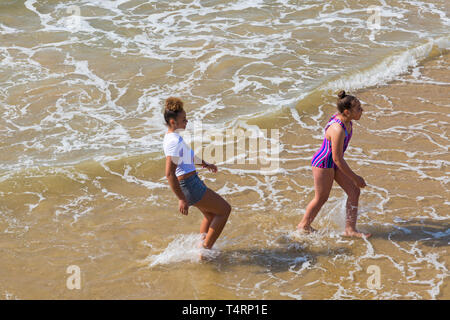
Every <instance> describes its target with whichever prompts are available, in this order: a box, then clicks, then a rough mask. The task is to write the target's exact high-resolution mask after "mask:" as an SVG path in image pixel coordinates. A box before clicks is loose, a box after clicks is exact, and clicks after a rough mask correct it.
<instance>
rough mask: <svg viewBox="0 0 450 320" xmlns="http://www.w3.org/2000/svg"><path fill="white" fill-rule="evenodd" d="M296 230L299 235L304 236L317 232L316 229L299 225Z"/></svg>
mask: <svg viewBox="0 0 450 320" xmlns="http://www.w3.org/2000/svg"><path fill="white" fill-rule="evenodd" d="M297 230H298V231H300V232H301V233H306V234H309V233H311V232H316V231H317V230H316V229H314V228H313V227H311V226H305V225H302V224H300V223H299V224H298V226H297Z"/></svg>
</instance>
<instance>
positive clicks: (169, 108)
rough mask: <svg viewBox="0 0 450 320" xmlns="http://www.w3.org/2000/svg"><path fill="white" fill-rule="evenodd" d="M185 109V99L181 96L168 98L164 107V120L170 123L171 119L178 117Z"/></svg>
mask: <svg viewBox="0 0 450 320" xmlns="http://www.w3.org/2000/svg"><path fill="white" fill-rule="evenodd" d="M183 111H184V109H183V101H181V99H180V98H174V97H170V98H167V99H166V105H165V108H164V120H166V123H167V124H169V120H170V119H177V117H178V114H179V113H180V112H183Z"/></svg>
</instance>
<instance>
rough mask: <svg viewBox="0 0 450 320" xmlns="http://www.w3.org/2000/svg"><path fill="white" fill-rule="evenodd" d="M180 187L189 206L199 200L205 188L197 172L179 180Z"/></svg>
mask: <svg viewBox="0 0 450 320" xmlns="http://www.w3.org/2000/svg"><path fill="white" fill-rule="evenodd" d="M180 187H181V191H182V192H183V194H184V196H185V197H186V200H187V202H188V205H190V206H192V205H193V204H196V203H197V202H198V201H200V200H201V199H202V198H203V195H204V194H205V192H206V189H207V187H206V185H205V184H204V183H203V181H202V180H200V178H199V177H198V174H197V173H195V174H194V175H193V176H190V177H189V178H187V179H183V180H180Z"/></svg>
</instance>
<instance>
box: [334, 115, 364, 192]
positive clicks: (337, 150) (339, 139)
mask: <svg viewBox="0 0 450 320" xmlns="http://www.w3.org/2000/svg"><path fill="white" fill-rule="evenodd" d="M328 131H329V133H330V138H331V145H332V148H331V150H332V156H333V162H334V163H335V164H336V166H337V167H338V168H339V169H340V170H341V171H342V172H343V173H344V174H345V175H346V176H348V177H349V178H350V179H351V180H352V181H353V182H354V183H355V184H356V185H357V186H358V187H360V188H364V187H365V186H366V183H365V182H364V179H363V178H361V177H360V176H358V175H357V174H356V173H354V172H353V171H352V169H350V167H349V165H348V164H347V162H346V161H345V160H344V139H345V132H344V129H342V127H341V126H340V125H339V124H336V125H334V124H332V125H331V126H330V128H329V129H328Z"/></svg>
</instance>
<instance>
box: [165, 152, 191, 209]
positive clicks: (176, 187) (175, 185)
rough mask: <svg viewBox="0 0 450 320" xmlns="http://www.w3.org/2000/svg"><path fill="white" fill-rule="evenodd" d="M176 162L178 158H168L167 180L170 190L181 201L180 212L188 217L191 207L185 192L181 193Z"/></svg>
mask: <svg viewBox="0 0 450 320" xmlns="http://www.w3.org/2000/svg"><path fill="white" fill-rule="evenodd" d="M174 160H176V157H171V156H167V157H166V178H167V180H168V181H169V185H170V188H171V189H172V191H173V192H174V193H175V195H176V196H177V197H178V199H179V209H180V212H181V213H182V214H184V215H187V214H188V207H189V206H188V203H187V200H186V197H185V196H184V193H183V191H181V187H180V182H179V181H178V179H177V177H176V175H175V170H176V169H177V165H176V164H175V163H174Z"/></svg>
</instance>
